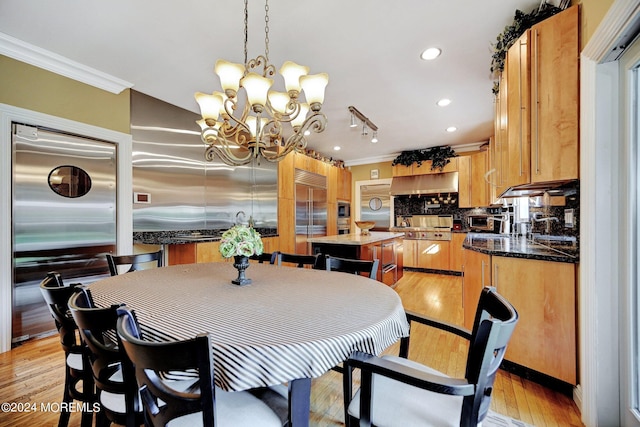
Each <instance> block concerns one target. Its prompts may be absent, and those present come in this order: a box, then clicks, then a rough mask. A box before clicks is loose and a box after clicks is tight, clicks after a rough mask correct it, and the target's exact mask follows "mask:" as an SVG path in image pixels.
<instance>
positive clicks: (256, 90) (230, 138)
mask: <svg viewBox="0 0 640 427" xmlns="http://www.w3.org/2000/svg"><path fill="white" fill-rule="evenodd" d="M247 2H248V0H245V2H244V65H243V64H235V63H231V62H228V61H225V60H223V59H219V60H218V61H217V62H216V65H215V68H214V71H215V73H216V74H217V75H218V76H219V77H220V85H221V87H222V90H223V92H213V93H212V94H211V95H209V94H205V93H201V92H198V93H196V94H195V98H196V101H197V102H198V104H199V106H200V112H201V115H202V119H201V120H198V121H197V123H198V124H199V125H200V128H201V130H202V132H201V137H202V141H203V142H204V143H205V145H206V146H207V149H206V151H205V158H206V159H207V160H208V161H211V160H213V158H214V157H215V156H218V157H219V158H220V159H221V160H222V161H223V162H224V163H226V164H227V165H230V166H240V165H245V164H248V163H250V162H251V161H252V160H253V159H257V160H258V161H259V158H260V157H263V158H264V159H266V160H268V161H270V162H277V161H280V160H282V159H283V158H284V157H285V156H286V155H287V154H289V153H290V152H292V151H294V150H296V151H303V150H304V149H305V147H306V146H307V141H306V139H305V136H306V135H309V134H310V133H311V132H312V131H313V132H316V133H320V132H322V131H324V129H325V127H326V124H327V118H326V116H325V115H324V114H323V113H321V112H320V110H321V108H322V103H323V102H324V90H325V87H326V86H327V83H328V82H329V76H328V75H327V74H326V73H320V74H314V75H310V74H308V73H309V67H305V66H302V65H298V64H296V63H294V62H291V61H286V62H285V63H284V64H283V65H282V67H281V68H280V74H281V75H282V77H283V78H284V86H285V88H286V91H287V92H286V93H284V92H278V91H275V90H270V89H271V86H272V85H273V82H274V81H273V79H271V77H273V76H274V75H275V74H276V72H275V67H274V66H273V65H272V64H270V63H269V3H268V0H266V1H265V19H264V21H265V52H264V55H260V56H258V57H256V58H255V59H251V60H247V39H248V20H249V19H248V17H249V15H248V7H247ZM301 92H302V93H304V101H306V102H303V100H301V99H300V95H301ZM287 124H288V125H287Z"/></svg>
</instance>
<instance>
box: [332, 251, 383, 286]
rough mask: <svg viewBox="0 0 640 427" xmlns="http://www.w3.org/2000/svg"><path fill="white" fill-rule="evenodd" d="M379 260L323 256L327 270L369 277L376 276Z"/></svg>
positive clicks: (373, 277) (375, 277) (374, 277)
mask: <svg viewBox="0 0 640 427" xmlns="http://www.w3.org/2000/svg"><path fill="white" fill-rule="evenodd" d="M379 263H380V261H379V260H377V259H374V260H361V259H348V258H339V257H334V256H331V255H326V256H325V269H326V270H327V271H342V272H344V273H353V274H362V273H364V274H366V275H367V276H369V278H370V279H373V280H376V279H377V277H378V265H379Z"/></svg>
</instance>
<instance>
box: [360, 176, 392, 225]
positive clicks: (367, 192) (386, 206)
mask: <svg viewBox="0 0 640 427" xmlns="http://www.w3.org/2000/svg"><path fill="white" fill-rule="evenodd" d="M390 187H391V185H390V184H371V185H362V186H360V220H361V221H375V222H376V225H375V226H374V227H373V230H374V231H375V230H388V229H389V227H391V211H390V209H391V196H390V194H389V188H390Z"/></svg>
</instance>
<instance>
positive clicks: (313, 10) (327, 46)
mask: <svg viewBox="0 0 640 427" xmlns="http://www.w3.org/2000/svg"><path fill="white" fill-rule="evenodd" d="M539 3H540V0H437V1H436V0H398V1H395V2H391V1H383V0H370V1H359V2H356V1H347V0H323V1H319V0H314V1H312V0H271V2H270V4H269V7H270V13H269V17H270V21H269V26H270V32H269V38H270V45H269V51H270V55H269V57H270V60H271V62H272V63H273V64H274V65H275V66H276V68H277V69H279V68H280V66H281V65H282V63H283V62H284V61H285V60H292V61H294V62H297V63H299V64H303V65H307V66H309V67H310V68H311V73H317V72H327V73H328V74H329V86H328V87H327V90H326V96H325V103H324V106H323V109H322V110H323V112H324V113H325V114H326V115H327V117H328V121H329V124H328V128H327V130H326V131H325V132H324V133H322V134H313V135H312V136H310V137H309V138H308V140H309V147H310V148H312V149H314V150H316V151H319V152H321V153H322V154H324V155H327V156H333V157H336V158H339V159H343V160H345V161H346V162H347V163H348V164H360V163H369V162H373V161H379V160H389V159H392V158H393V157H395V156H396V155H397V154H398V153H399V152H400V151H402V150H413V149H419V148H427V147H434V146H439V145H451V146H453V147H454V148H456V146H458V147H460V146H463V145H467V144H474V143H480V142H484V141H487V140H488V139H489V137H490V136H491V135H492V132H493V131H492V129H493V95H492V93H491V89H492V85H493V78H492V76H491V75H490V72H489V68H490V62H491V44H492V43H493V42H494V41H495V39H496V36H497V35H498V33H500V32H501V31H502V30H503V29H504V27H505V26H506V25H509V24H510V23H511V22H512V21H513V16H514V13H515V10H516V9H521V10H523V11H525V12H530V11H531V10H532V9H533V8H534V7H536V6H537V5H538V4H539ZM249 18H250V19H249V58H253V57H256V56H257V55H259V54H263V53H264V3H263V1H262V0H260V1H258V0H249ZM0 32H1V33H5V34H8V35H10V36H12V37H15V38H17V39H20V40H22V41H24V42H27V43H30V44H33V45H35V46H38V47H40V48H43V49H46V50H48V51H50V52H53V53H56V54H59V55H62V56H64V57H66V58H68V59H70V60H73V61H76V62H78V63H81V64H84V65H86V66H88V67H92V68H94V69H97V70H100V71H102V72H104V73H107V74H109V75H112V76H114V77H117V78H119V79H123V80H125V81H127V82H130V83H132V84H133V89H134V90H137V91H139V92H142V93H145V94H147V95H150V96H153V97H155V98H159V99H161V100H163V101H166V102H169V103H171V104H174V105H177V106H179V107H182V108H185V109H188V110H192V111H194V112H198V111H199V110H198V106H197V104H196V102H195V101H194V98H193V94H194V93H195V92H198V91H201V92H212V91H213V90H219V89H220V88H219V82H218V79H217V76H216V75H215V74H214V73H213V65H214V63H215V61H216V60H217V59H218V58H224V59H227V60H230V61H233V62H242V61H243V37H244V36H243V2H242V1H240V0H235V1H231V0H223V1H220V0H219V1H214V0H210V1H201V0H182V1H179V2H178V1H175V0H134V1H131V0H111V1H109V2H96V1H87V0H47V1H42V0H2V1H0ZM429 46H436V47H439V48H441V49H442V51H443V53H442V55H441V56H440V57H439V58H438V59H436V60H434V61H429V62H426V61H423V60H421V59H420V57H419V56H420V53H421V52H422V50H423V49H425V48H426V47H429ZM277 79H279V77H277ZM277 81H278V83H280V82H279V80H277ZM443 97H446V98H450V99H451V100H452V101H453V102H452V103H451V105H449V106H448V107H444V108H443V107H438V106H437V105H436V101H438V100H439V99H440V98H443ZM349 105H353V106H355V107H356V108H357V109H359V110H360V111H361V112H362V113H363V114H364V115H365V116H367V117H369V119H371V121H372V122H373V123H375V125H376V126H377V127H378V128H379V132H378V139H379V142H378V143H377V144H372V143H370V142H369V139H370V136H371V135H369V138H365V137H362V136H361V135H360V133H361V129H360V128H359V129H354V128H350V127H349V120H350V115H349V112H348V110H347V107H348V106H349ZM194 126H195V125H194ZM449 126H456V127H457V128H458V131H457V132H454V133H448V132H446V131H445V129H446V128H447V127H449ZM194 130H197V126H196V127H194ZM335 145H340V146H342V150H341V151H339V152H335V151H333V147H334V146H335Z"/></svg>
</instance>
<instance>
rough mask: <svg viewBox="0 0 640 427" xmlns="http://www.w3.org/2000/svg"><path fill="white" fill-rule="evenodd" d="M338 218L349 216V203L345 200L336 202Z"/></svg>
mask: <svg viewBox="0 0 640 427" xmlns="http://www.w3.org/2000/svg"><path fill="white" fill-rule="evenodd" d="M338 218H351V205H350V204H349V203H347V202H338Z"/></svg>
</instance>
